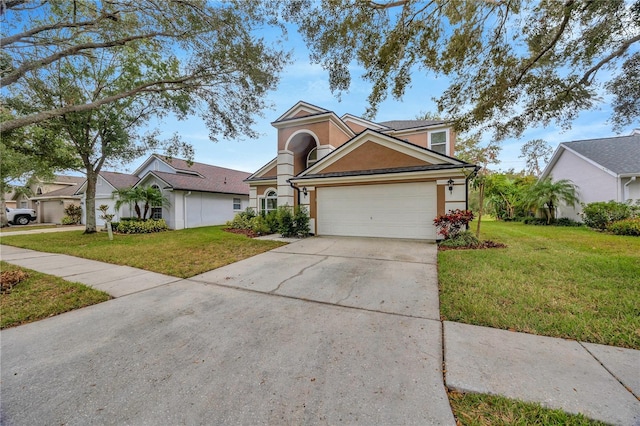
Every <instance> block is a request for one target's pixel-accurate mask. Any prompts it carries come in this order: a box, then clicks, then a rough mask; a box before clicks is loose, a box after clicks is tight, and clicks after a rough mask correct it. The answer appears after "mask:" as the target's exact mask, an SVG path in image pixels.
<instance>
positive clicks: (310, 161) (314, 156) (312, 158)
mask: <svg viewBox="0 0 640 426" xmlns="http://www.w3.org/2000/svg"><path fill="white" fill-rule="evenodd" d="M317 162H318V148H313V149H312V150H311V151H309V154H308V155H307V167H311V166H313V165H314V164H316V163H317Z"/></svg>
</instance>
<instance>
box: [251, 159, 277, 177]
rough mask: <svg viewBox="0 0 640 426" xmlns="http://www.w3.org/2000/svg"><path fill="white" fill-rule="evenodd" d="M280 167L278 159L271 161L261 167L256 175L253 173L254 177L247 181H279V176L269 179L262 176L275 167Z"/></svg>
mask: <svg viewBox="0 0 640 426" xmlns="http://www.w3.org/2000/svg"><path fill="white" fill-rule="evenodd" d="M277 165H278V157H276V158H274V159H273V160H271V161H269V162H268V163H267V164H265V165H264V166H262V167H260V168H259V169H258V170H257V171H256V172H255V173H253V174H252V175H250V176H249V177H248V178H246V179H245V181H250V180H267V179H268V180H275V179H277V176H269V177H266V178H265V177H263V176H262V174H263V173H266V172H268V171H269V170H271V169H273V167H274V166H277Z"/></svg>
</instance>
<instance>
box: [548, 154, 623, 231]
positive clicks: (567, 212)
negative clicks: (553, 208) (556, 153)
mask: <svg viewBox="0 0 640 426" xmlns="http://www.w3.org/2000/svg"><path fill="white" fill-rule="evenodd" d="M551 175H552V177H553V180H554V181H557V180H560V179H568V180H570V181H572V182H573V183H574V184H575V185H576V186H577V187H578V192H579V194H578V195H579V198H580V202H582V203H585V204H588V203H592V202H594V201H609V200H617V199H618V190H617V179H616V178H615V177H613V176H611V175H610V174H609V173H607V172H605V171H603V170H601V169H599V168H598V167H596V166H594V165H593V164H591V163H589V162H587V161H585V160H583V159H582V158H580V157H578V156H576V155H575V154H573V153H572V152H569V151H566V150H565V151H563V152H562V154H561V155H560V158H559V159H558V161H557V162H556V164H555V165H554V167H553V169H552V170H551ZM581 211H582V208H581V207H580V205H579V204H578V205H576V207H574V208H572V207H570V206H566V205H561V206H559V207H558V212H557V216H558V217H559V218H560V217H568V218H570V219H574V220H581V218H580V216H579V213H580V212H581Z"/></svg>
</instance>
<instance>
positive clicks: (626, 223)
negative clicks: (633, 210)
mask: <svg viewBox="0 0 640 426" xmlns="http://www.w3.org/2000/svg"><path fill="white" fill-rule="evenodd" d="M607 231H609V232H613V233H614V234H616V235H631V236H634V237H640V217H636V218H629V219H623V220H618V221H617V222H613V223H610V224H609V225H607Z"/></svg>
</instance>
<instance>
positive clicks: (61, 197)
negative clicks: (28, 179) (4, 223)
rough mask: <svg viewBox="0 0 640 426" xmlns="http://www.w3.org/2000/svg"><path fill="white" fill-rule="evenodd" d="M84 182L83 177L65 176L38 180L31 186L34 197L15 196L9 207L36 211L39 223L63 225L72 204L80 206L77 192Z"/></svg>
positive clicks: (8, 203)
mask: <svg viewBox="0 0 640 426" xmlns="http://www.w3.org/2000/svg"><path fill="white" fill-rule="evenodd" d="M84 180H85V178H83V177H81V176H63V175H55V176H54V178H53V179H52V180H43V179H38V178H37V179H35V180H34V181H33V182H32V183H31V184H30V185H29V189H30V190H31V194H32V195H30V196H26V195H23V194H15V196H14V197H12V198H13V200H12V203H11V202H7V207H17V208H29V209H34V210H35V211H36V215H37V216H38V223H58V224H59V223H62V218H63V217H64V216H65V213H64V210H65V209H66V208H67V207H69V205H71V204H74V205H79V204H80V196H79V195H77V194H76V193H75V192H76V191H77V189H78V188H79V186H80V185H81V184H82V183H83V182H84Z"/></svg>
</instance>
